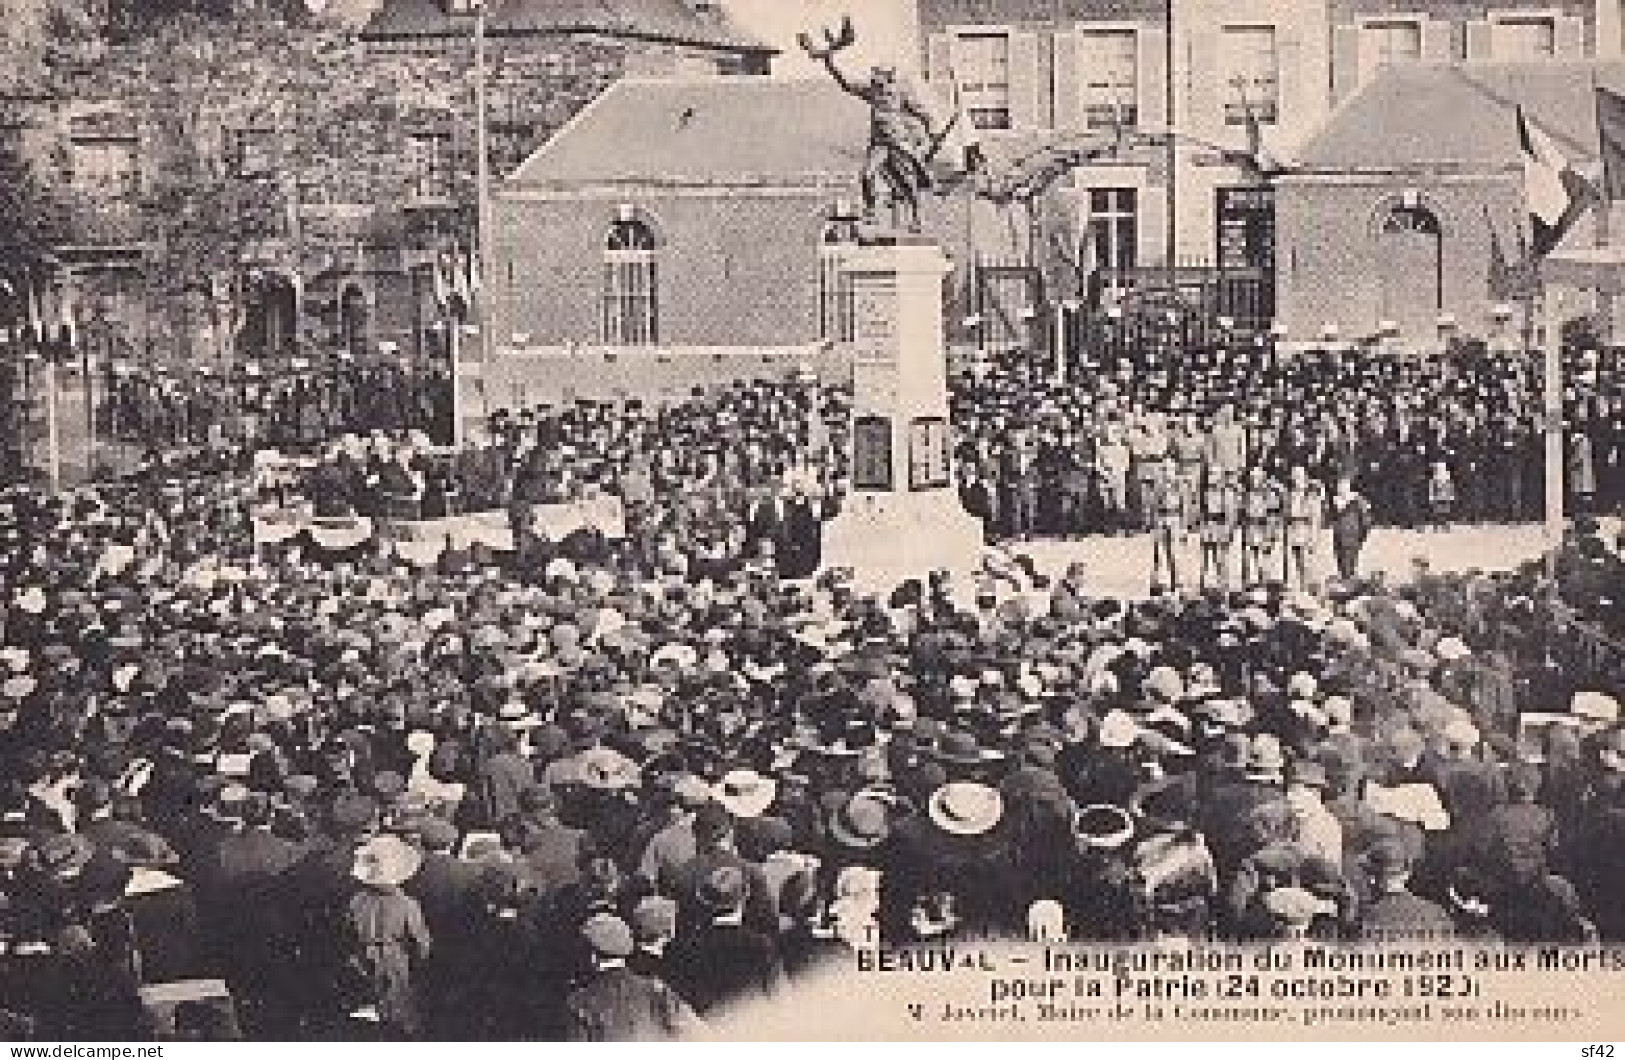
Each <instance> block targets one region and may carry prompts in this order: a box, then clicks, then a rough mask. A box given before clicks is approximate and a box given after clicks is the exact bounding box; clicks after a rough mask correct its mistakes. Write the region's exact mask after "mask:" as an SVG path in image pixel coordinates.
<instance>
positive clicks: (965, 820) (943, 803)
mask: <svg viewBox="0 0 1625 1060" xmlns="http://www.w3.org/2000/svg"><path fill="white" fill-rule="evenodd" d="M927 812H928V813H929V814H930V817H931V823H933V824H935V825H936V826H937V827H938V828H940V829H942V830H943V831H944V832H947V833H948V834H949V835H956V836H979V835H986V834H987V833H988V832H991V831H992V830H993V829H994V827H996V826H997V825H998V823H999V821H1000V820H1002V819H1003V817H1004V797H1003V796H1002V795H1000V794H999V792H998V790H997V789H996V788H990V787H988V786H987V785H986V784H974V783H969V782H963V781H962V782H958V783H953V784H944V785H943V786H942V787H940V788H938V789H937V790H936V791H935V792H933V793H932V795H931V801H930V803H929V805H928V807H927Z"/></svg>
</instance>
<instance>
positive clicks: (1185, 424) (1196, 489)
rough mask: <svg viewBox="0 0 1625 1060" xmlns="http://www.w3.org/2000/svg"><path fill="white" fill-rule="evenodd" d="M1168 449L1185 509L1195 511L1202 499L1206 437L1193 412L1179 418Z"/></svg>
mask: <svg viewBox="0 0 1625 1060" xmlns="http://www.w3.org/2000/svg"><path fill="white" fill-rule="evenodd" d="M1169 449H1170V450H1171V452H1172V454H1173V458H1174V473H1175V474H1177V475H1178V476H1179V488H1180V489H1182V490H1184V491H1185V510H1186V511H1188V512H1195V511H1196V510H1197V508H1198V507H1199V505H1200V504H1201V499H1202V465H1203V463H1204V462H1205V461H1206V458H1207V438H1206V436H1204V435H1203V433H1202V428H1201V426H1200V425H1199V424H1198V423H1197V422H1196V415H1195V414H1194V413H1186V414H1185V415H1183V416H1181V417H1180V418H1179V420H1178V421H1177V424H1176V426H1175V429H1174V432H1173V438H1172V440H1171V441H1170V443H1169Z"/></svg>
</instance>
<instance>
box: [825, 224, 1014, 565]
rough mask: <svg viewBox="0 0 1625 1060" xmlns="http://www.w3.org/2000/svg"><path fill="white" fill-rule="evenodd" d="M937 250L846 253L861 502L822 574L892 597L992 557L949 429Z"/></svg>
mask: <svg viewBox="0 0 1625 1060" xmlns="http://www.w3.org/2000/svg"><path fill="white" fill-rule="evenodd" d="M951 269H952V265H951V264H950V263H949V261H948V259H947V258H946V257H945V256H944V255H943V253H942V249H941V248H940V247H938V246H937V245H936V244H935V243H932V242H929V241H925V240H918V239H915V240H907V241H898V242H893V243H888V244H883V245H872V246H854V247H850V248H847V249H845V250H844V251H843V252H842V273H843V275H844V276H845V277H846V279H847V282H848V283H849V284H850V292H851V312H852V343H853V384H854V396H853V421H852V423H853V426H852V430H853V439H852V443H853V444H852V453H853V468H852V493H851V495H850V496H849V497H847V499H846V503H845V505H844V506H843V508H842V510H841V514H840V515H838V516H837V517H836V518H835V519H833V520H831V521H830V522H829V523H828V524H827V525H826V526H825V528H824V562H825V564H826V565H828V566H831V567H850V568H852V569H853V571H854V572H855V574H856V581H857V587H858V588H859V589H860V590H861V591H865V592H883V591H886V590H889V589H890V588H892V587H893V586H895V585H897V584H898V583H900V582H902V581H904V580H906V579H908V578H921V579H923V578H924V577H925V576H926V574H927V573H929V572H930V571H932V570H934V569H937V568H945V569H948V570H951V571H954V572H957V573H959V574H961V575H963V574H964V572H966V571H968V570H969V569H971V568H972V567H973V566H975V565H976V563H977V562H978V560H979V559H980V556H981V551H982V525H981V522H980V520H978V519H976V518H974V517H973V516H971V515H970V514H968V513H967V512H966V511H965V510H964V508H963V507H962V506H961V505H960V503H959V493H958V489H957V488H956V482H955V476H954V467H953V448H954V442H953V428H952V426H951V424H950V422H949V419H948V363H947V355H946V352H945V351H946V347H945V346H944V341H943V325H942V301H943V299H942V294H943V287H942V284H943V277H944V276H946V275H947V274H948V272H949V271H950V270H951Z"/></svg>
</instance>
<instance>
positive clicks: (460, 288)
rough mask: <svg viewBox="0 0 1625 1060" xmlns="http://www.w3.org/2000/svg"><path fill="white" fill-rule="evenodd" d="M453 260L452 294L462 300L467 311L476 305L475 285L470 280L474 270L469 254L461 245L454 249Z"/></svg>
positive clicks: (464, 309)
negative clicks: (469, 262) (469, 263)
mask: <svg viewBox="0 0 1625 1060" xmlns="http://www.w3.org/2000/svg"><path fill="white" fill-rule="evenodd" d="M451 260H452V269H451V282H452V284H453V288H452V294H453V295H455V296H456V297H457V299H458V301H460V302H462V304H463V311H464V312H465V313H466V312H467V311H468V310H469V309H470V308H471V307H472V306H473V305H474V286H473V284H472V283H471V282H470V280H469V277H470V275H471V273H472V270H471V269H470V268H469V265H468V256H467V255H465V254H464V253H463V251H462V248H461V247H459V248H458V249H456V250H454V251H452V259H451Z"/></svg>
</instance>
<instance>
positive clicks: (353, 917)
mask: <svg viewBox="0 0 1625 1060" xmlns="http://www.w3.org/2000/svg"><path fill="white" fill-rule="evenodd" d="M422 864H423V854H422V853H421V852H420V851H419V850H418V849H417V848H416V847H414V846H412V845H411V844H409V843H407V842H406V841H405V840H402V839H399V838H397V837H396V836H390V835H380V836H374V837H373V838H371V839H369V840H367V842H365V843H363V844H362V845H361V847H360V848H359V849H357V850H356V854H355V866H354V868H352V869H351V875H352V876H353V877H354V878H355V879H356V881H357V882H358V883H360V884H361V889H360V890H359V891H357V892H356V894H355V895H354V896H353V897H352V898H351V899H350V902H349V905H348V906H347V907H346V909H345V927H346V929H347V930H348V932H349V935H350V943H351V951H350V953H351V956H350V962H349V968H350V970H351V972H352V973H353V975H354V978H355V987H356V989H357V995H358V996H357V998H356V1000H357V1002H358V1008H357V1010H356V1011H355V1012H354V1013H352V1016H353V1017H354V1018H359V1019H369V1020H376V1021H377V1022H378V1024H379V1025H380V1027H381V1028H382V1029H383V1030H384V1031H385V1032H386V1033H387V1034H390V1035H402V1036H410V1035H412V1034H415V1033H416V1032H417V1031H418V1030H419V1029H420V1026H421V1020H420V1018H419V1013H418V1005H417V996H416V995H417V988H416V985H415V984H414V982H413V971H414V969H415V967H416V966H418V965H420V964H422V962H423V961H424V960H425V959H426V958H427V957H428V956H429V949H430V945H431V943H430V939H429V929H428V928H427V927H426V926H425V925H424V922H423V910H422V909H421V908H419V906H418V903H417V900H416V899H414V898H412V897H410V896H408V895H406V894H404V893H403V892H402V891H401V885H402V884H404V883H406V881H407V880H409V879H411V878H412V877H413V876H414V875H416V873H417V871H418V868H419V866H421V865H422Z"/></svg>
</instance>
